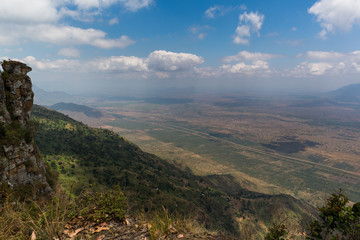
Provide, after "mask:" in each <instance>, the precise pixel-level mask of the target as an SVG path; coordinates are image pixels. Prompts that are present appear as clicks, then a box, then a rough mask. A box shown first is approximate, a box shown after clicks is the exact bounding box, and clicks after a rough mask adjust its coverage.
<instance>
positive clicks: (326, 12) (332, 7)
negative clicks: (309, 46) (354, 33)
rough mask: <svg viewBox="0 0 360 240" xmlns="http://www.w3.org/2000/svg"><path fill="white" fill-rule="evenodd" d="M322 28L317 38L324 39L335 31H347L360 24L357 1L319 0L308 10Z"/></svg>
mask: <svg viewBox="0 0 360 240" xmlns="http://www.w3.org/2000/svg"><path fill="white" fill-rule="evenodd" d="M308 12H309V13H310V14H314V15H315V16H316V20H317V21H318V22H319V23H320V25H321V27H322V28H323V29H322V31H321V32H320V33H319V36H320V37H322V38H325V37H326V36H327V34H328V33H330V32H334V31H335V29H337V28H338V29H341V30H345V31H349V30H350V29H351V28H352V26H353V25H355V24H360V1H358V0H342V1H339V0H319V1H317V2H316V3H315V4H314V5H313V6H312V7H311V8H310V9H309V10H308Z"/></svg>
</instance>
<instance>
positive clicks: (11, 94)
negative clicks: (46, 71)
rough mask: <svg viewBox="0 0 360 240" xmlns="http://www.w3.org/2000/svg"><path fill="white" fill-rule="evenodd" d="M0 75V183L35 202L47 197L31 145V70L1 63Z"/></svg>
mask: <svg viewBox="0 0 360 240" xmlns="http://www.w3.org/2000/svg"><path fill="white" fill-rule="evenodd" d="M2 68H3V71H2V72H1V75H0V183H1V185H2V187H3V189H4V188H10V189H14V190H18V191H17V192H18V193H21V195H22V196H31V197H32V198H36V197H37V196H40V195H47V194H49V193H51V188H50V186H49V184H48V181H47V179H46V167H45V164H44V161H43V160H42V159H41V157H40V154H39V152H38V150H37V148H36V145H35V143H34V134H33V124H32V123H31V121H30V111H31V108H32V105H33V97H34V93H33V91H32V84H31V79H30V77H29V76H28V75H27V73H28V72H30V71H31V68H30V67H28V66H26V65H25V64H23V63H20V62H16V61H10V60H9V61H3V62H2Z"/></svg>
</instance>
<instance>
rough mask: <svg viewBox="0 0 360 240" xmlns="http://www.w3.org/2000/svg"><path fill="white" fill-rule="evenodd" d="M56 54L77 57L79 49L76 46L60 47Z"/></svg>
mask: <svg viewBox="0 0 360 240" xmlns="http://www.w3.org/2000/svg"><path fill="white" fill-rule="evenodd" d="M58 55H60V56H64V57H69V58H77V57H79V56H80V51H79V50H77V49H76V48H62V49H60V50H59V52H58Z"/></svg>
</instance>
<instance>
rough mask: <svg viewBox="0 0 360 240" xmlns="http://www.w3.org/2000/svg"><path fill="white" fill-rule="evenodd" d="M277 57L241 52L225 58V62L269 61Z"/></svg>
mask: <svg viewBox="0 0 360 240" xmlns="http://www.w3.org/2000/svg"><path fill="white" fill-rule="evenodd" d="M276 57H279V56H278V55H275V54H267V53H259V52H248V51H241V52H239V53H238V54H236V55H233V56H227V57H225V58H224V62H233V61H257V60H269V59H272V58H276Z"/></svg>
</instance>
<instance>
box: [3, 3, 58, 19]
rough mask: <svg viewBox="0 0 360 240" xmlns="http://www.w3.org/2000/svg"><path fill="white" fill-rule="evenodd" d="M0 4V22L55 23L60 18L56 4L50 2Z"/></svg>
mask: <svg viewBox="0 0 360 240" xmlns="http://www.w3.org/2000/svg"><path fill="white" fill-rule="evenodd" d="M0 4H1V7H0V21H7V22H12V23H18V24H20V23H26V24H29V23H32V24H33V23H44V22H56V21H57V20H58V19H59V18H60V15H59V13H58V11H57V9H56V4H55V3H54V1H50V0H32V1H28V0H2V1H1V3H0ZM19 6H23V7H19ZM25 6H26V7H25Z"/></svg>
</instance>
